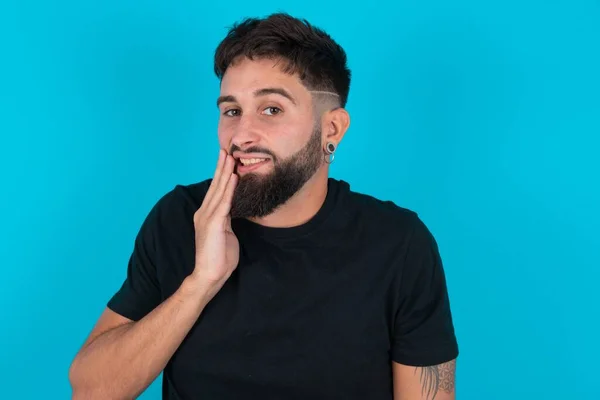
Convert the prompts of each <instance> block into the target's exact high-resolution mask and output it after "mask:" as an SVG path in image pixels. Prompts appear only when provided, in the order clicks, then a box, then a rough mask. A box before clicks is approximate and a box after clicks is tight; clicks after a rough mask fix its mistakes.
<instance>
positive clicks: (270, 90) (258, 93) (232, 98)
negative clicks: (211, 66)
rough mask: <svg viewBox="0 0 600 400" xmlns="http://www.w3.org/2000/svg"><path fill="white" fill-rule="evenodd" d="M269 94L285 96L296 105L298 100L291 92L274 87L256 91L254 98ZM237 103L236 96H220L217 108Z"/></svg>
mask: <svg viewBox="0 0 600 400" xmlns="http://www.w3.org/2000/svg"><path fill="white" fill-rule="evenodd" d="M269 94H277V95H279V96H283V97H285V98H286V99H288V100H289V101H291V102H292V104H294V105H296V100H295V99H294V96H292V95H291V94H290V92H288V91H287V90H285V89H283V88H277V87H272V88H263V89H258V90H256V91H254V97H260V96H267V95H269ZM235 102H237V100H236V98H235V96H231V95H227V96H219V98H218V99H217V107H219V106H220V105H221V103H235Z"/></svg>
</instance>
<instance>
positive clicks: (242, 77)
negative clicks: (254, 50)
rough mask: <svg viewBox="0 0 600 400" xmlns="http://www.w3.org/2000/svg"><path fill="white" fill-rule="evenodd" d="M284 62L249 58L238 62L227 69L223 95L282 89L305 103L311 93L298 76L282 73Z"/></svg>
mask: <svg viewBox="0 0 600 400" xmlns="http://www.w3.org/2000/svg"><path fill="white" fill-rule="evenodd" d="M281 63H282V61H279V60H271V59H255V60H249V59H247V58H244V59H241V60H236V62H235V63H233V64H232V65H230V66H229V67H228V68H227V71H226V72H225V74H224V75H223V79H222V81H221V95H233V96H236V97H238V96H243V95H251V94H252V93H255V92H256V91H258V90H261V89H265V88H281V89H284V90H286V91H287V92H289V93H291V94H292V95H293V96H294V97H295V98H296V99H298V100H302V102H305V101H306V100H307V99H308V98H309V97H310V93H309V92H308V90H307V89H306V88H305V87H304V85H302V83H301V82H300V79H299V78H298V75H297V74H293V75H292V74H289V73H285V72H283V71H282V69H281V67H282V64H281Z"/></svg>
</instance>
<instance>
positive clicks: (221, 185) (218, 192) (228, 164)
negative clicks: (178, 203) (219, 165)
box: [206, 155, 235, 215]
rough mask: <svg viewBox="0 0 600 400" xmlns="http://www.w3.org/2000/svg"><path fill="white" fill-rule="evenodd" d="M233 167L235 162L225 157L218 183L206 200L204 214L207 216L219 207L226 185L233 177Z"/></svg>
mask: <svg viewBox="0 0 600 400" xmlns="http://www.w3.org/2000/svg"><path fill="white" fill-rule="evenodd" d="M234 167H235V160H234V159H233V157H231V156H229V155H228V156H227V157H226V159H225V165H224V166H223V170H222V172H221V176H219V178H218V182H216V183H217V185H216V187H215V190H214V192H213V194H212V196H211V198H210V199H208V198H207V200H208V206H207V208H206V212H207V213H209V214H211V215H212V214H213V212H214V211H215V210H216V209H217V208H218V207H219V205H220V204H221V203H222V202H223V194H224V193H225V190H226V189H227V184H228V182H229V181H230V179H231V177H232V176H233V170H234Z"/></svg>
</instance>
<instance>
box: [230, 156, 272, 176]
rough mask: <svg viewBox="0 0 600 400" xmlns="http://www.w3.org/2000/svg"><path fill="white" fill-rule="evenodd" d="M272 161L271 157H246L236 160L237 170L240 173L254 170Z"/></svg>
mask: <svg viewBox="0 0 600 400" xmlns="http://www.w3.org/2000/svg"><path fill="white" fill-rule="evenodd" d="M269 161H271V160H270V159H269V158H256V157H255V158H244V157H240V158H238V159H237V160H236V171H237V172H239V173H243V172H250V171H254V170H256V169H258V168H260V167H262V166H263V165H266V164H268V163H269Z"/></svg>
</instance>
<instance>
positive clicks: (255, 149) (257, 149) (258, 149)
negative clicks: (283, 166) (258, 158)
mask: <svg viewBox="0 0 600 400" xmlns="http://www.w3.org/2000/svg"><path fill="white" fill-rule="evenodd" d="M234 151H239V152H240V153H262V154H266V155H268V156H270V157H271V158H272V159H273V161H277V156H275V154H273V152H272V151H271V150H269V149H267V148H264V147H259V146H253V147H248V148H247V149H246V150H242V149H240V147H239V146H237V145H235V144H234V145H231V148H230V149H229V154H233V152H234Z"/></svg>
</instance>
